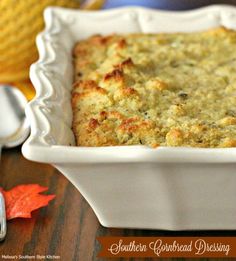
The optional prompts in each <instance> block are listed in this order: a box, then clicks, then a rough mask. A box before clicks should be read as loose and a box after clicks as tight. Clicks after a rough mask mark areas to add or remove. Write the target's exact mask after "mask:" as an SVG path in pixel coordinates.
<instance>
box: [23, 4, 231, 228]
mask: <svg viewBox="0 0 236 261" xmlns="http://www.w3.org/2000/svg"><path fill="white" fill-rule="evenodd" d="M44 17H45V22H46V29H45V30H44V31H43V32H42V33H41V34H39V36H38V37H37V46H38V50H39V54H40V58H39V60H38V61H37V62H36V63H35V64H33V65H32V66H31V70H30V77H31V80H32V82H33V84H34V86H35V88H36V91H37V94H36V97H35V98H34V100H32V101H31V102H30V103H29V105H28V107H27V109H26V115H27V117H28V119H29V121H30V123H31V135H30V137H29V139H28V140H27V141H26V142H25V144H24V145H23V148H22V152H23V154H24V156H25V157H26V158H27V159H30V160H33V161H38V162H45V163H51V164H53V165H54V166H55V167H56V168H57V169H58V170H60V171H61V172H62V173H63V174H64V175H65V176H66V177H67V178H68V179H69V180H70V181H71V182H72V183H73V184H74V185H75V186H76V187H77V188H78V190H79V191H80V192H81V193H82V195H83V196H84V197H85V199H86V200H87V201H88V202H89V203H90V205H91V207H92V208H93V210H94V211H95V213H96V215H97V217H98V219H99V221H100V223H101V224H102V225H104V226H106V227H123V228H124V227H126V228H147V229H168V230H188V229H195V230H196V229H236V220H235V216H236V204H235V201H236V148H229V149H200V148H170V147H159V148H157V149H152V148H148V147H145V146H117V147H97V148H91V147H90V148H89V147H75V146H73V145H74V142H75V141H74V135H73V133H72V130H71V122H72V110H71V104H70V91H71V86H72V81H73V66H72V57H71V49H72V47H73V46H74V44H75V42H76V41H78V40H79V39H83V38H86V37H88V36H90V35H93V34H98V33H100V34H110V33H114V32H115V33H131V32H143V33H149V32H152V33H153V32H176V31H178V32H190V31H197V30H205V29H208V28H212V27H217V26H220V25H224V26H225V27H228V28H234V29H236V8H233V7H230V6H211V7H206V8H202V9H198V10H193V11H187V12H178V13H177V12H163V11H156V10H151V9H150V10H149V9H144V8H135V7H130V8H121V9H113V10H109V11H99V12H84V11H75V10H68V9H62V8H48V9H47V10H46V11H45V14H44ZM70 145H72V146H70ZM72 204H73V203H72Z"/></svg>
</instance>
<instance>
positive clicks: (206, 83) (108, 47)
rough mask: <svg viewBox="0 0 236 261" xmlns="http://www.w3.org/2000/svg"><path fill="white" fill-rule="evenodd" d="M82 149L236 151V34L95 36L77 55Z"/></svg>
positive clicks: (75, 104) (77, 130)
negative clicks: (138, 146)
mask: <svg viewBox="0 0 236 261" xmlns="http://www.w3.org/2000/svg"><path fill="white" fill-rule="evenodd" d="M73 56H74V67H75V83H74V85H73V91H72V108H73V131H74V134H75V137H76V141H77V145H78V146H114V145H133V144H145V145H149V146H152V147H158V146H188V147H236V32H235V31H233V30H229V29H226V28H223V27H220V28H216V29H212V30H208V31H205V32H198V33H189V34H183V33H176V34H129V35H108V36H100V35H96V36H92V37H90V38H88V39H86V40H83V41H80V42H78V43H77V44H76V45H75V47H74V49H73Z"/></svg>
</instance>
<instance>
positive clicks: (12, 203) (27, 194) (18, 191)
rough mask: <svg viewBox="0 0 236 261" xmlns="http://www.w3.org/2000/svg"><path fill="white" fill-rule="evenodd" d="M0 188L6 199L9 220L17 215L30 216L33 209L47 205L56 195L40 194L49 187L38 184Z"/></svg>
mask: <svg viewBox="0 0 236 261" xmlns="http://www.w3.org/2000/svg"><path fill="white" fill-rule="evenodd" d="M0 189H1V192H2V193H3V196H4V199H5V205H6V216H7V219H8V220H9V219H13V218H17V217H21V218H30V217H31V212H32V211H33V210H35V209H38V208H41V207H44V206H47V205H48V202H49V201H51V200H52V199H54V198H55V195H42V194H39V193H41V192H43V191H46V190H48V188H47V187H42V186H40V185H38V184H29V185H19V186H16V187H14V188H12V189H10V190H8V191H4V190H3V189H2V188H0Z"/></svg>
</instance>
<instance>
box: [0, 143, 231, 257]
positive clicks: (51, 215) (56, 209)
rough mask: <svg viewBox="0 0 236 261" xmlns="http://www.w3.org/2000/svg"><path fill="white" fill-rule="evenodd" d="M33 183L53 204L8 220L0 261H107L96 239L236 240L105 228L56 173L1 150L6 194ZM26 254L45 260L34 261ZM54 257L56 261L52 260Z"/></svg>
mask: <svg viewBox="0 0 236 261" xmlns="http://www.w3.org/2000/svg"><path fill="white" fill-rule="evenodd" d="M31 183H38V184H40V185H42V186H47V187H49V191H48V192H47V193H48V194H56V199H55V200H53V201H51V202H50V203H49V206H48V207H45V208H42V209H40V210H36V211H34V212H33V215H32V218H31V219H19V218H18V219H14V220H11V221H8V232H7V237H6V239H5V241H4V242H1V243H0V260H16V259H13V258H11V259H5V258H3V255H9V256H14V255H16V256H19V255H22V256H24V257H25V258H24V259H22V260H60V261H78V260H79V261H91V260H108V259H99V258H97V253H98V252H99V248H100V246H99V243H98V241H97V240H96V237H98V236H120V235H122V236H236V231H198V232H190V231H189V232H168V231H157V230H155V231H148V230H131V229H115V228H112V229H110V228H104V227H102V226H101V225H100V224H99V223H98V220H97V218H96V216H95V215H94V212H93V210H92V209H91V208H90V206H89V205H88V203H87V202H86V201H85V200H84V198H83V197H82V196H81V194H80V193H79V191H77V190H76V189H75V187H74V186H73V185H72V184H71V183H69V182H68V180H67V179H66V178H65V177H64V176H63V175H62V174H60V172H58V171H57V170H56V169H55V168H53V167H52V166H50V165H46V164H40V163H34V162H30V161H28V160H26V159H24V158H23V156H22V155H21V151H20V147H18V148H16V149H11V150H4V151H3V153H2V160H1V164H0V185H1V186H2V187H3V188H4V189H11V188H12V187H13V186H15V185H19V184H31ZM27 255H28V256H36V255H39V256H38V257H40V256H41V257H42V256H45V258H44V257H42V258H41V259H39V258H35V259H32V258H30V257H28V258H27V257H26V256H27ZM47 255H48V257H47ZM53 255H54V256H56V257H57V259H55V258H54V259H52V256H53ZM111 260H127V259H111ZM129 260H133V261H134V260H154V259H150V258H149V259H148V258H146V259H134V258H132V259H129ZM158 260H161V259H158ZM163 260H166V261H167V260H170V259H163ZM171 260H185V259H174V258H173V259H171ZM189 260H190V259H189ZM194 260H197V259H194ZM201 260H210V259H201ZM211 260H214V259H211ZM216 260H219V259H216ZM221 260H223V259H221ZM225 260H230V259H229V258H228V259H225ZM231 260H235V259H231Z"/></svg>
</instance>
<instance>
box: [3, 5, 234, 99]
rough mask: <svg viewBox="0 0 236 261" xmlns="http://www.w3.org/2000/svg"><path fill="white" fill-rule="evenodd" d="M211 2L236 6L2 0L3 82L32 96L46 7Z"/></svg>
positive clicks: (169, 7) (166, 7)
mask: <svg viewBox="0 0 236 261" xmlns="http://www.w3.org/2000/svg"><path fill="white" fill-rule="evenodd" d="M211 4H230V5H236V0H228V1H227V0H225V1H220V0H40V1H38V0H0V84H4V83H7V84H11V85H14V86H16V87H17V88H19V89H20V90H21V91H22V92H23V93H24V94H25V96H26V97H27V99H28V100H30V99H32V97H33V96H34V94H35V91H34V88H33V86H32V85H31V83H30V80H29V67H30V65H31V64H32V63H33V62H34V61H36V60H37V59H38V54H37V49H36V46H35V37H36V35H37V34H38V33H39V32H40V31H41V30H42V29H43V27H44V23H43V16H42V14H43V10H44V9H45V8H46V7H47V6H62V7H68V8H76V9H79V8H80V9H83V10H100V9H109V8H116V7H120V6H127V5H132V6H134V5H139V6H145V7H150V8H157V9H164V10H188V9H193V8H198V7H201V6H206V5H211Z"/></svg>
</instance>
